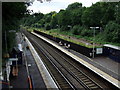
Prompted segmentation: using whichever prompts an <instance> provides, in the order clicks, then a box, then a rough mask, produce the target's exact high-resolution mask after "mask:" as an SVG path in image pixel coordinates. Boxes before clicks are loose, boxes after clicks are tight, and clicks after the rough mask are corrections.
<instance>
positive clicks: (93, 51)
mask: <svg viewBox="0 0 120 90" xmlns="http://www.w3.org/2000/svg"><path fill="white" fill-rule="evenodd" d="M90 28H91V29H93V50H92V53H93V55H92V58H94V57H95V29H99V27H90Z"/></svg>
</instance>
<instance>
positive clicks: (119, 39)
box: [103, 21, 120, 43]
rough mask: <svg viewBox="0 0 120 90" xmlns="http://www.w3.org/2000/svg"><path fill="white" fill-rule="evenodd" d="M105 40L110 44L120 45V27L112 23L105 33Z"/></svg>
mask: <svg viewBox="0 0 120 90" xmlns="http://www.w3.org/2000/svg"><path fill="white" fill-rule="evenodd" d="M103 34H104V40H105V41H108V42H114V43H120V25H119V24H117V23H115V22H113V21H110V22H109V23H108V24H107V25H106V27H105V30H104V32H103Z"/></svg>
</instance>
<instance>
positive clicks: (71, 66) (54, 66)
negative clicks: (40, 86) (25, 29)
mask: <svg viewBox="0 0 120 90" xmlns="http://www.w3.org/2000/svg"><path fill="white" fill-rule="evenodd" d="M26 35H27V36H29V35H31V34H29V33H26ZM34 37H35V36H34V35H32V36H31V37H28V38H29V40H30V41H31V42H32V44H33V46H34V47H35V49H36V51H37V52H38V53H39V55H40V56H41V57H42V59H43V62H44V63H45V65H46V67H47V69H48V70H49V72H50V73H51V75H52V76H53V78H54V80H55V82H56V83H57V85H58V87H59V88H71V89H80V88H84V89H88V90H89V89H97V90H102V89H103V88H105V87H102V86H101V85H99V84H98V83H97V82H95V81H94V80H93V79H92V78H90V77H89V76H88V75H87V74H86V73H84V72H83V71H82V69H80V67H79V66H76V65H78V63H77V64H76V62H74V61H72V60H70V59H69V58H66V57H64V55H61V53H60V52H58V51H56V50H55V49H54V48H53V47H51V46H50V45H48V44H45V42H44V41H42V40H38V39H36V38H37V37H36V38H34Z"/></svg>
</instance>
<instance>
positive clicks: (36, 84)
mask: <svg viewBox="0 0 120 90" xmlns="http://www.w3.org/2000/svg"><path fill="white" fill-rule="evenodd" d="M16 42H17V44H22V46H23V52H24V57H23V64H22V65H21V66H19V69H18V76H17V77H11V78H10V83H11V88H13V89H14V88H21V89H28V81H27V80H28V73H27V70H26V64H25V60H27V64H28V65H29V67H28V69H29V73H30V75H31V77H32V79H33V88H42V89H45V88H46V85H45V83H44V81H43V78H42V76H41V74H40V72H39V70H38V67H37V65H36V62H35V60H34V58H33V55H32V53H31V51H30V50H29V49H28V50H27V49H25V48H26V46H27V45H28V44H27V43H26V41H24V39H23V37H22V35H21V33H17V34H16Z"/></svg>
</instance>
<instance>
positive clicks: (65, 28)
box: [60, 26, 70, 31]
mask: <svg viewBox="0 0 120 90" xmlns="http://www.w3.org/2000/svg"><path fill="white" fill-rule="evenodd" d="M60 30H61V31H68V30H70V28H69V27H68V26H62V27H61V28H60Z"/></svg>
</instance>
